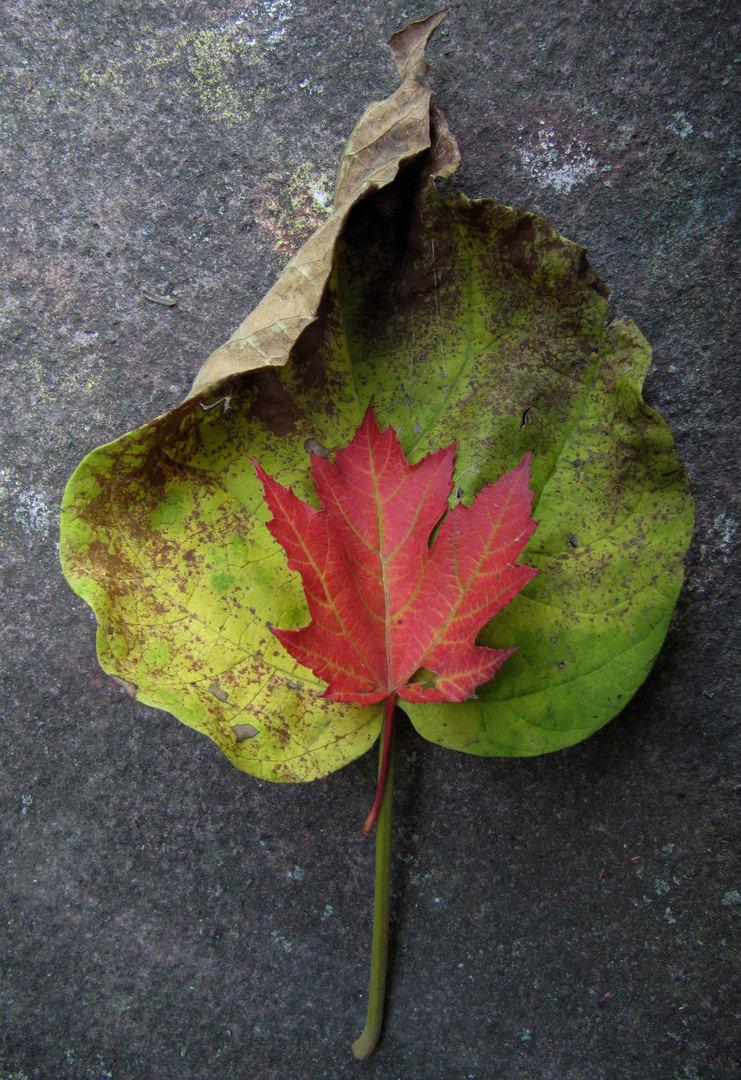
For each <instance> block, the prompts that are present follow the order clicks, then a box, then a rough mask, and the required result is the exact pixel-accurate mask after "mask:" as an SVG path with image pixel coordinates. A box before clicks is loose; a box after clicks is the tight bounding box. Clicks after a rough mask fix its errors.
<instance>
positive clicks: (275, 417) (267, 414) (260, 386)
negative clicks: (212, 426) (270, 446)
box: [247, 368, 304, 435]
mask: <svg viewBox="0 0 741 1080" xmlns="http://www.w3.org/2000/svg"><path fill="white" fill-rule="evenodd" d="M252 381H253V385H254V386H255V388H256V389H257V397H256V398H255V401H254V402H253V404H252V406H251V407H250V410H249V412H248V414H247V415H248V417H249V418H250V419H252V418H253V417H254V419H255V420H259V421H260V423H262V424H264V425H265V427H266V428H267V429H268V431H270V432H272V433H273V435H290V434H291V433H292V432H294V431H295V430H296V428H297V427H298V426H299V425H300V424H301V422H302V421H303V419H304V417H303V413H302V412H301V410H300V409H299V407H298V405H297V404H296V402H295V401H294V400H293V398H292V397H291V395H290V394H289V392H288V390H287V389H286V387H285V385H284V384H283V380H282V379H281V377H280V375H279V374H278V372H277V371H276V370H275V369H274V368H263V370H262V371H256V372H255V373H254V374H253V376H252Z"/></svg>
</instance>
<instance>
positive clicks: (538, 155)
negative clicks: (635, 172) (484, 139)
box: [519, 126, 599, 195]
mask: <svg viewBox="0 0 741 1080" xmlns="http://www.w3.org/2000/svg"><path fill="white" fill-rule="evenodd" d="M519 154H520V161H521V162H522V167H523V169H524V170H525V172H527V173H529V174H530V176H532V178H533V179H534V180H535V181H536V182H537V183H538V184H540V186H541V187H552V188H554V189H555V190H556V191H559V192H562V193H563V194H566V195H568V193H569V192H570V191H571V189H572V187H573V186H574V185H575V184H583V183H584V181H585V180H586V179H587V178H588V177H590V176H592V175H593V174H594V173H596V172H597V170H598V167H599V166H598V162H597V159H596V158H595V157H593V156H592V154H591V152H590V147H589V146H588V145H587V144H586V143H583V142H581V141H580V140H579V139H572V140H571V141H570V142H569V143H568V144H566V145H563V146H561V147H559V146H558V145H557V143H556V133H555V131H554V130H553V129H552V128H545V126H544V127H543V129H542V131H540V132H539V134H538V138H537V141H533V139H532V138H530V139H528V141H527V143H526V145H525V146H523V147H521V148H520V150H519Z"/></svg>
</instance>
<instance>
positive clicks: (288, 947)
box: [270, 930, 293, 953]
mask: <svg viewBox="0 0 741 1080" xmlns="http://www.w3.org/2000/svg"><path fill="white" fill-rule="evenodd" d="M270 936H271V937H272V938H275V940H276V941H277V942H278V944H279V945H280V946H281V947H282V949H283V952H284V953H292V952H293V945H292V944H291V942H290V941H288V940H287V939H286V938H284V937H283V936H282V935H281V934H279V933H278V931H277V930H271V931H270Z"/></svg>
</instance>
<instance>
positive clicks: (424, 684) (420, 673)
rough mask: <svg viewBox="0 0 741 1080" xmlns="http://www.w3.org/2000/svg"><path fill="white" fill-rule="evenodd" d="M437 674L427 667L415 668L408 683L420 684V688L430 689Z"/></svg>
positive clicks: (432, 687)
mask: <svg viewBox="0 0 741 1080" xmlns="http://www.w3.org/2000/svg"><path fill="white" fill-rule="evenodd" d="M436 678H437V676H436V675H435V672H434V671H428V670H427V668H423V667H421V668H417V670H416V671H415V672H414V674H413V675H412V677H411V679H410V680H409V683H410V684H412V683H413V684H414V685H415V686H420V688H421V689H422V690H432V689H434V686H435V679H436Z"/></svg>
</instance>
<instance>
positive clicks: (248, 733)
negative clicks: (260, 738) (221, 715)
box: [232, 724, 260, 742]
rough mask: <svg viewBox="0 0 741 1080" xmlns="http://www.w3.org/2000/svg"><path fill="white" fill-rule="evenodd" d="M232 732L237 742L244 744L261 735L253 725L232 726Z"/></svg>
mask: <svg viewBox="0 0 741 1080" xmlns="http://www.w3.org/2000/svg"><path fill="white" fill-rule="evenodd" d="M232 731H233V732H234V737H235V738H236V740H237V742H244V740H245V739H254V737H255V735H259V734H260V732H259V731H258V730H257V728H256V727H253V726H252V724H232Z"/></svg>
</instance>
